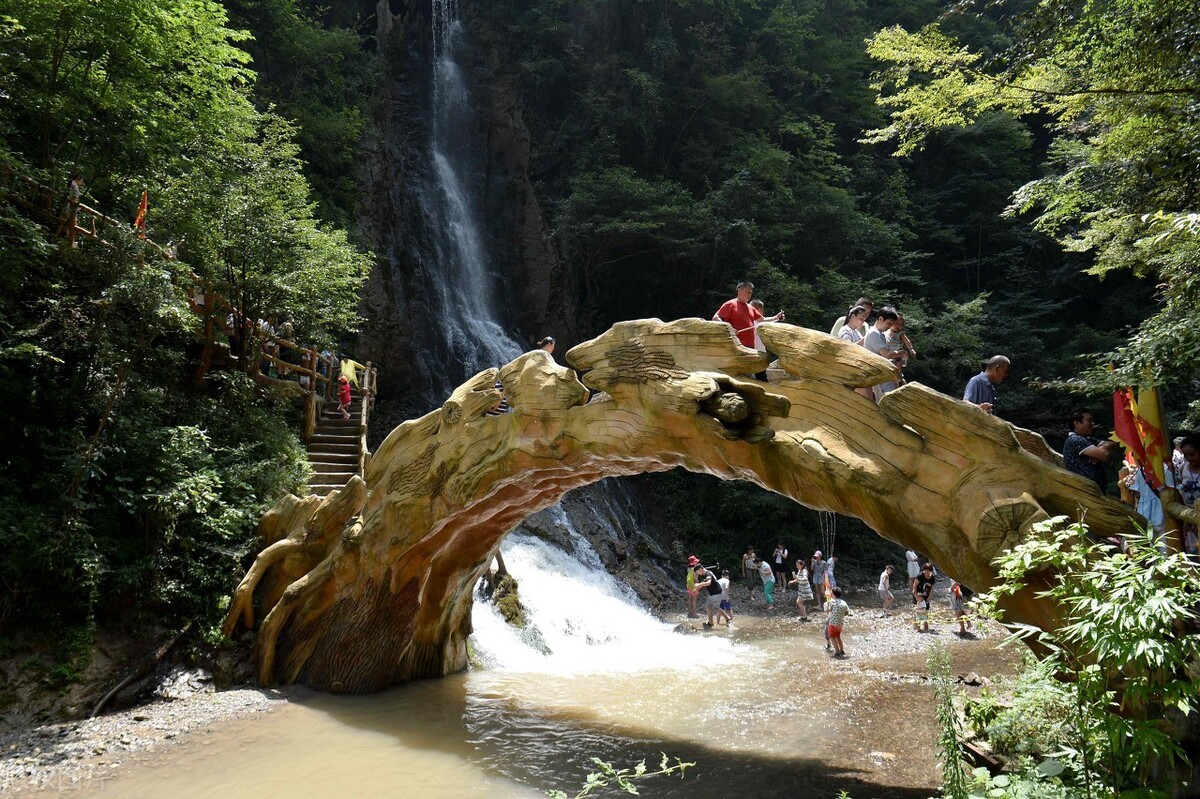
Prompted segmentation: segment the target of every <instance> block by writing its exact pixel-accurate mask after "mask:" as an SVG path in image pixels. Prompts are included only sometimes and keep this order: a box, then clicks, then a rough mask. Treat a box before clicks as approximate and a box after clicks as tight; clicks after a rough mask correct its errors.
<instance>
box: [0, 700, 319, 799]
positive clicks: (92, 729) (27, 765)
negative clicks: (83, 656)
mask: <svg viewBox="0 0 1200 799" xmlns="http://www.w3.org/2000/svg"><path fill="white" fill-rule="evenodd" d="M302 692H303V693H307V692H306V691H304V690H303V689H296V688H288V689H286V690H277V689H264V688H239V689H235V690H230V691H218V692H213V691H205V692H199V693H193V694H191V695H189V696H187V697H185V698H182V699H178V700H174V701H158V702H153V703H151V704H148V705H141V706H139V707H135V708H132V709H130V710H125V711H120V712H117V713H111V714H109V715H105V716H100V717H98V718H94V719H87V720H85V721H71V722H63V723H59V724H45V725H41V726H37V727H31V728H29V729H25V730H19V731H16V732H11V733H6V734H3V735H0V796H6V797H10V796H20V795H24V794H32V793H35V792H39V791H53V790H55V789H57V788H61V787H66V786H72V785H77V784H79V783H85V782H87V781H89V780H99V781H100V783H101V784H102V783H103V780H104V779H105V778H106V777H108V776H110V775H112V774H114V773H115V772H116V770H117V769H119V768H120V767H121V766H122V765H123V764H124V763H126V762H127V761H129V760H131V759H132V758H135V757H137V756H138V755H139V754H140V753H146V752H149V751H151V750H154V751H156V752H158V751H165V750H166V749H167V748H169V747H177V746H186V745H187V744H188V742H189V739H190V738H191V737H192V736H194V735H195V734H196V733H198V732H201V731H203V730H205V728H207V727H210V726H211V725H216V724H222V723H226V722H228V721H231V720H233V719H237V718H244V717H250V716H255V715H257V714H262V713H270V712H271V711H272V710H274V709H275V708H277V707H280V706H281V705H282V704H284V703H286V702H287V700H288V699H289V697H293V696H296V695H298V694H299V693H302Z"/></svg>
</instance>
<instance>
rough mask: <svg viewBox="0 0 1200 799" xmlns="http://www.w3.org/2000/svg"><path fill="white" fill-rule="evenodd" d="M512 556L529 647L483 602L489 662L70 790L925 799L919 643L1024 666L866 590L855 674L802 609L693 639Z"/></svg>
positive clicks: (317, 705) (149, 760)
mask: <svg viewBox="0 0 1200 799" xmlns="http://www.w3.org/2000/svg"><path fill="white" fill-rule="evenodd" d="M581 555H582V556H583V557H582V562H581V561H580V560H579V558H580V556H581ZM505 560H506V561H507V563H508V565H509V568H510V569H511V570H513V571H514V573H516V574H524V575H525V576H524V577H523V578H522V596H523V597H525V598H527V600H528V601H530V602H531V603H534V605H535V608H534V610H533V611H532V612H531V618H530V624H529V628H528V629H527V631H526V633H525V640H522V639H521V636H520V635H519V634H517V633H514V632H513V631H512V630H511V628H504V627H503V626H502V625H501V623H500V622H499V621H498V617H496V616H495V614H494V613H492V612H490V611H489V609H488V606H486V605H483V604H482V603H481V606H480V607H479V609H478V610H477V612H476V615H475V618H474V621H475V626H476V630H477V633H478V636H479V639H478V640H477V642H476V646H477V647H478V649H479V652H478V654H479V656H480V658H482V659H483V660H485V661H486V662H487V663H488V665H487V666H485V667H483V668H477V669H473V670H472V671H470V672H467V673H465V674H460V675H456V676H452V677H450V678H447V679H444V680H431V681H425V682H419V683H415V684H411V685H408V686H405V687H403V688H399V689H396V690H393V691H389V692H387V693H384V694H379V695H375V696H359V697H341V696H328V695H315V694H308V695H301V696H299V697H297V698H293V699H292V701H291V702H289V703H287V704H285V705H284V706H283V707H281V708H280V709H278V710H276V711H274V712H272V713H269V714H266V715H264V716H259V717H257V718H248V719H243V720H239V721H235V722H233V723H231V724H227V725H224V726H222V727H219V728H209V729H208V730H207V731H200V732H198V733H193V734H191V735H190V736H189V737H188V738H187V739H185V740H182V741H181V742H180V743H179V744H177V745H175V746H172V747H170V748H169V749H167V750H166V751H161V750H160V751H157V752H146V753H141V754H137V755H134V756H132V757H131V758H130V759H129V760H127V761H126V763H125V764H124V765H123V766H122V767H121V768H120V769H119V770H118V771H117V775H116V776H115V777H114V778H113V779H111V780H108V781H107V782H105V783H103V784H100V783H98V782H96V781H92V782H90V783H88V784H87V785H84V786H79V787H78V788H75V789H73V790H68V791H66V792H61V791H60V792H56V794H57V795H62V794H63V793H66V794H68V795H80V796H82V795H88V796H114V797H116V796H119V797H171V799H191V798H192V797H197V798H198V797H214V798H215V797H220V798H221V799H237V797H254V798H255V799H260V798H261V797H263V796H287V797H291V798H293V799H302V798H304V797H359V796H405V797H437V798H443V797H444V798H445V799H458V798H459V797H461V798H462V799H467V797H471V798H472V799H474V798H475V797H480V796H488V797H491V798H492V799H503V798H504V797H535V796H542V795H544V794H543V792H544V791H545V790H547V789H550V788H558V789H561V790H564V791H567V792H568V794H572V795H573V794H574V792H575V791H576V790H578V788H579V787H580V786H581V785H582V783H583V781H584V780H585V778H586V775H587V773H588V772H589V771H591V770H594V767H593V766H592V763H591V759H592V758H593V757H600V758H603V759H604V760H607V761H610V762H612V763H614V764H615V765H617V766H622V767H624V766H633V765H634V764H636V763H637V761H639V760H642V759H646V760H647V764H648V765H649V766H652V767H653V766H656V765H657V763H658V761H659V759H660V754H659V753H660V752H665V753H667V754H668V755H671V756H673V757H674V756H678V757H681V758H683V759H685V760H688V761H694V762H695V763H696V764H697V765H696V766H695V768H692V769H689V770H688V771H687V773H686V775H685V776H684V777H683V778H682V779H680V778H678V777H667V778H663V777H659V778H655V779H654V780H652V781H648V782H645V783H642V784H641V786H640V787H641V792H642V795H643V796H647V797H656V798H657V799H662V798H665V797H688V799H697V798H700V799H703V798H705V797H712V799H717V798H718V797H720V798H721V799H724V798H725V797H730V796H736V795H743V794H744V795H746V796H754V797H788V799H793V797H810V796H811V797H834V796H836V795H837V794H838V792H839V791H841V790H845V791H847V792H849V793H850V795H851V796H853V797H856V799H884V798H886V797H905V798H906V799H907V798H911V799H924V798H925V797H928V796H930V795H931V794H932V793H933V792H934V789H935V788H936V787H937V785H938V784H939V779H938V772H937V766H936V752H935V750H934V746H933V741H934V739H935V736H936V730H935V729H934V726H933V725H934V721H933V719H934V712H933V707H932V705H931V694H932V692H931V689H930V687H929V684H928V682H927V681H926V679H925V674H926V671H925V648H926V647H927V646H929V645H930V644H931V643H933V642H935V641H938V642H941V643H943V644H944V645H946V646H947V647H948V648H949V649H950V650H951V652H952V653H953V656H954V670H955V673H957V674H965V673H967V672H972V671H974V672H978V673H979V674H983V675H990V674H995V673H997V672H1007V671H1011V670H1012V665H1013V662H1014V661H1015V658H1016V657H1017V655H1016V653H1013V652H1009V651H1008V650H997V643H998V641H999V638H1000V637H999V635H998V634H997V633H995V632H993V633H991V634H990V635H988V636H987V637H984V638H979V639H967V640H963V639H960V638H958V637H957V636H955V635H953V634H951V633H952V630H953V629H954V628H952V627H951V626H950V625H949V624H948V623H943V624H942V625H940V628H939V629H938V630H937V632H936V634H931V635H918V634H917V633H914V632H913V631H912V629H911V626H910V625H909V623H908V621H907V619H906V618H905V617H904V616H899V615H898V616H894V617H886V618H885V617H883V616H882V614H881V613H880V612H879V611H878V610H876V609H875V608H874V606H873V605H874V603H871V602H869V601H868V596H869V595H868V594H865V593H863V594H859V595H854V596H852V597H851V604H852V606H855V607H856V615H854V616H852V617H851V618H850V619H849V621H848V624H847V629H846V634H845V641H846V648H847V653H848V654H849V656H850V657H849V658H847V659H846V660H842V661H836V660H831V659H830V658H829V657H828V655H827V653H826V652H825V649H824V639H823V637H822V634H821V626H820V624H819V623H817V622H815V621H814V622H810V623H807V624H805V623H801V622H800V621H799V620H798V619H797V618H796V617H795V614H794V612H792V611H791V610H790V608H789V610H788V611H787V612H777V613H775V614H773V615H769V616H768V615H765V614H764V615H758V616H754V615H745V614H742V615H739V616H738V617H737V618H736V619H735V625H734V628H733V630H730V631H727V630H725V629H724V628H719V629H718V630H717V631H713V632H704V631H702V630H701V629H700V628H699V627H698V623H697V622H685V627H689V632H690V633H691V634H681V633H680V632H675V631H673V630H672V625H671V624H667V623H663V622H660V621H658V620H656V619H654V618H653V617H652V616H650V615H649V614H648V613H646V612H645V611H644V610H642V609H640V608H638V607H637V605H636V603H634V602H632V601H631V600H630V598H629V597H628V596H627V589H625V588H624V586H622V585H621V584H619V583H617V582H616V581H614V580H611V579H608V578H607V576H606V575H605V573H604V572H603V571H602V570H597V569H595V568H593V566H594V564H589V563H588V562H587V557H586V552H584V553H575V555H574V556H573V557H572V556H569V555H567V554H566V553H562V552H561V550H558V549H556V548H554V547H551V546H549V545H547V544H544V543H542V542H539V541H536V540H524V541H521V540H514V541H513V542H512V543H511V544H510V543H509V542H506V551H505ZM531 569H533V570H534V571H530V570H531ZM737 592H740V589H736V591H735V594H736V593H737ZM856 597H857V598H856ZM556 598H557V601H555V599H556ZM738 598H739V599H741V597H738ZM741 604H742V605H743V606H745V605H746V604H747V603H746V602H745V601H744V600H743V601H742V602H741ZM736 607H737V606H736V605H735V608H736ZM751 610H753V608H751ZM943 620H944V621H948V619H946V618H945V614H944V611H943ZM497 625H499V626H497ZM531 635H532V637H533V638H534V639H535V640H534V643H535V646H534V647H532V648H531V647H530V646H528V644H529V640H528V639H529V638H530V637H531ZM545 650H551V653H550V654H544V652H545ZM606 795H609V796H615V795H617V794H615V793H610V794H606Z"/></svg>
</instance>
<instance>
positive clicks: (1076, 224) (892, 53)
mask: <svg viewBox="0 0 1200 799" xmlns="http://www.w3.org/2000/svg"><path fill="white" fill-rule="evenodd" d="M1005 10H1006V12H1007V17H1006V18H1005V23H1006V25H1007V26H1008V27H1009V29H1010V34H1009V35H1010V37H1011V43H1010V44H1009V45H1008V46H1007V47H1005V48H1003V49H1001V50H1000V51H999V52H993V53H992V54H990V57H988V56H985V55H984V53H983V52H982V51H980V50H973V49H971V48H969V47H967V46H964V45H963V44H962V43H960V42H959V41H958V40H956V39H955V38H954V37H953V36H950V35H948V34H947V33H946V32H945V31H944V30H943V28H942V27H941V26H939V25H937V24H931V25H927V26H925V27H922V28H920V29H919V30H917V31H916V32H909V31H907V30H904V29H903V28H899V27H891V28H887V29H885V30H883V31H881V32H879V33H878V34H877V35H876V36H875V37H873V38H872V40H871V42H870V43H869V45H868V49H869V52H870V53H871V55H872V56H874V57H875V58H877V59H879V60H880V61H882V62H883V64H884V66H883V68H882V69H881V70H880V72H879V76H878V79H877V83H876V86H877V88H878V90H879V92H880V97H879V102H880V103H881V104H882V105H884V106H885V107H887V108H889V109H891V112H890V124H888V125H886V126H884V127H881V128H877V129H876V130H874V131H872V132H871V134H869V136H868V140H870V141H877V142H882V141H895V142H896V143H897V153H898V154H907V153H913V152H915V151H917V150H918V149H919V148H921V147H922V146H923V145H924V144H925V143H926V142H928V141H929V140H930V136H931V135H932V134H934V133H935V132H937V131H942V130H945V129H948V128H957V127H961V126H963V125H967V124H971V123H974V122H975V121H976V120H979V119H981V118H982V117H983V116H984V115H987V114H989V113H993V112H1003V113H1007V114H1012V115H1016V116H1024V117H1030V116H1031V115H1033V114H1038V115H1043V116H1044V117H1045V118H1048V119H1049V120H1050V121H1051V124H1052V131H1053V142H1052V145H1051V147H1050V150H1049V160H1048V165H1049V166H1050V172H1049V174H1047V175H1046V176H1044V177H1039V178H1035V179H1033V180H1030V181H1029V182H1028V183H1026V184H1025V185H1024V186H1023V187H1022V188H1020V189H1019V190H1018V191H1017V192H1016V193H1015V195H1014V201H1013V205H1012V208H1011V212H1012V213H1014V214H1023V213H1033V214H1034V215H1035V216H1034V220H1033V227H1034V229H1035V230H1038V231H1042V232H1045V233H1048V234H1050V235H1053V236H1055V237H1057V238H1058V240H1059V241H1060V242H1061V243H1062V245H1063V246H1064V248H1065V249H1067V250H1068V251H1074V252H1083V253H1087V254H1088V256H1089V257H1090V264H1089V265H1088V271H1089V272H1090V273H1091V274H1093V275H1096V276H1108V275H1110V274H1111V273H1112V272H1114V271H1115V270H1131V271H1133V272H1134V273H1135V274H1137V275H1146V276H1153V277H1154V278H1155V279H1156V280H1157V281H1158V282H1159V283H1160V285H1161V286H1163V290H1162V294H1161V301H1162V303H1163V306H1164V307H1163V308H1162V312H1160V313H1159V314H1156V315H1154V316H1152V317H1150V318H1149V319H1146V320H1145V321H1144V322H1143V323H1142V325H1141V326H1140V328H1139V329H1138V331H1137V333H1136V334H1135V335H1133V336H1132V337H1131V338H1130V339H1129V340H1128V341H1127V342H1126V343H1125V344H1123V345H1122V346H1119V347H1116V348H1114V349H1113V350H1111V351H1110V352H1109V353H1108V354H1107V357H1104V358H1094V359H1093V363H1094V365H1093V367H1092V368H1091V369H1090V370H1088V372H1087V377H1088V380H1089V385H1091V386H1094V387H1099V388H1111V387H1113V386H1115V385H1130V384H1147V383H1153V384H1162V383H1167V382H1170V381H1180V380H1183V381H1194V380H1195V379H1196V377H1197V376H1198V375H1200V340H1198V339H1196V335H1197V334H1196V332H1195V331H1194V330H1191V329H1189V328H1188V326H1180V325H1178V324H1176V320H1178V319H1179V318H1180V317H1179V314H1180V313H1183V314H1190V313H1192V312H1194V309H1195V308H1196V307H1197V303H1198V301H1200V294H1197V293H1196V289H1197V284H1196V282H1195V279H1194V275H1195V271H1196V270H1195V264H1196V246H1197V245H1196V242H1195V228H1194V226H1193V225H1190V224H1189V223H1188V222H1187V221H1186V220H1188V219H1189V218H1190V214H1191V213H1192V212H1193V210H1194V209H1193V208H1192V206H1194V204H1195V187H1194V161H1195V158H1194V149H1195V147H1194V143H1195V142H1196V141H1197V140H1198V137H1200V126H1198V125H1200V123H1198V122H1197V120H1198V119H1200V115H1197V113H1196V103H1197V100H1196V97H1197V96H1198V95H1200V48H1198V47H1197V45H1196V37H1195V31H1194V18H1195V15H1194V13H1192V12H1193V11H1194V9H1193V8H1192V6H1191V4H1189V3H1185V2H1167V3H1165V4H1164V3H1158V2H1149V1H1148V0H1112V1H1111V2H1104V3H1081V2H1074V0H1055V2H1048V3H1040V4H1037V5H1036V6H1025V5H1021V4H1011V5H1010V6H1005ZM1181 220H1183V221H1182V222H1181ZM1109 361H1111V362H1113V363H1114V364H1115V366H1116V368H1115V370H1113V371H1109V370H1108V369H1107V368H1106V364H1107V362H1109Z"/></svg>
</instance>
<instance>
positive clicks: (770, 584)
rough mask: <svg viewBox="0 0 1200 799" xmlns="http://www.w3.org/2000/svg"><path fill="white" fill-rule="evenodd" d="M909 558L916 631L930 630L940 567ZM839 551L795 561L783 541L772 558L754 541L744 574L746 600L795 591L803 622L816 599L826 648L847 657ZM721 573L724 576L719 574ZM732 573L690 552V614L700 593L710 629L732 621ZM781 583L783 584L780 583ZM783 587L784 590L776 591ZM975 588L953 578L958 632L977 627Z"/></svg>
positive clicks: (888, 570)
mask: <svg viewBox="0 0 1200 799" xmlns="http://www.w3.org/2000/svg"><path fill="white" fill-rule="evenodd" d="M905 560H906V562H907V575H908V582H907V585H906V586H905V588H906V589H907V593H908V594H909V595H910V597H911V599H912V619H913V629H914V630H915V631H917V632H928V631H929V629H930V627H929V623H930V622H929V614H930V609H931V607H932V602H933V594H934V585H935V584H936V583H937V581H938V576H937V570H936V569H935V568H934V566H933V564H932V563H931V562H929V561H924V562H922V561H921V558H920V556H919V555H918V554H917V553H916V552H914V551H912V550H908V551H907V552H906V553H905ZM837 565H838V556H837V555H835V554H832V553H831V554H830V555H829V557H828V558H826V557H825V555H824V554H823V553H822V552H821V551H820V550H816V551H815V552H813V554H812V558H811V559H809V560H807V561H806V560H805V559H804V558H800V559H797V560H795V561H790V560H788V548H787V546H785V545H784V544H783V542H780V543H778V544H776V545H775V549H774V550H773V551H772V553H771V554H770V555H768V556H767V557H765V558H764V557H762V556H760V555H758V554H757V553H756V551H755V548H754V547H753V546H749V547H746V551H745V553H744V554H743V555H742V579H743V581H744V584H745V586H746V600H747V601H749V602H752V603H753V602H754V601H755V596H756V593H757V592H761V595H762V600H763V602H764V604H765V607H766V610H767V611H774V610H775V609H776V607H777V606H778V605H779V604H781V603H783V602H786V601H787V599H788V596H787V594H788V592H789V591H790V590H792V589H793V587H794V590H795V592H796V598H795V605H796V610H797V611H798V613H799V621H801V622H807V621H809V620H810V618H811V616H810V611H809V603H810V602H811V603H815V605H814V607H813V609H812V612H813V613H817V612H823V613H824V614H825V630H824V633H825V641H826V644H825V646H826V649H827V650H829V651H830V653H831V654H832V656H833V657H839V658H840V657H845V645H844V643H843V641H842V637H841V633H842V628H843V626H844V625H845V621H846V618H847V616H849V615H853V614H852V613H851V610H850V606H849V604H848V603H847V602H846V600H845V599H843V598H842V597H843V587H842V586H840V585H838V573H837ZM718 573H720V575H721V576H720V577H718V576H717V574H718ZM894 573H895V566H893V565H892V564H890V563H889V564H887V565H886V566H885V567H884V569H883V571H882V572H880V574H879V583H878V587H877V589H876V590H877V592H878V597H879V602H880V609H881V611H882V612H883V614H884V615H889V616H890V615H892V614H893V613H894V612H896V594H895V592H894V591H893V586H892V575H893V574H894ZM729 586H730V575H729V571H728V570H722V569H721V568H720V567H719V566H704V565H702V564H701V562H700V559H699V558H697V557H696V556H695V555H691V556H689V557H688V566H687V588H688V616H689V618H700V614H699V612H698V609H697V606H698V604H699V600H700V598H701V597H703V598H704V601H705V605H704V610H705V612H706V613H707V615H708V619H707V621H705V622H704V627H705V629H712V628H714V627H717V626H720V625H721V624H722V623H724V624H725V625H727V626H730V627H732V625H733V597H732V596H731V594H730V589H729ZM779 586H782V588H780V587H779ZM776 591H780V592H781V594H780V595H778V596H777V595H776ZM970 598H971V591H970V590H969V589H968V588H966V586H963V585H961V584H960V583H958V582H957V581H955V580H951V581H950V589H949V604H950V611H951V612H952V613H953V616H954V619H955V621H956V622H957V624H958V634H959V635H960V636H967V635H968V630H969V629H970V628H971V626H972V620H971V616H970V610H969V605H968V603H969V601H970Z"/></svg>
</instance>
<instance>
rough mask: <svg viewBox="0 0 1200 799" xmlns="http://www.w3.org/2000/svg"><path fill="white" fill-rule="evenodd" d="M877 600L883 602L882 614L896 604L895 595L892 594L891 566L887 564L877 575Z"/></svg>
mask: <svg viewBox="0 0 1200 799" xmlns="http://www.w3.org/2000/svg"><path fill="white" fill-rule="evenodd" d="M879 599H880V601H881V602H883V612H884V613H887V612H888V611H889V610H891V609H892V605H894V604H895V603H896V595H895V594H893V593H892V565H891V564H890V563H889V564H888V565H887V566H886V567H885V568H884V570H883V573H882V574H880V575H879Z"/></svg>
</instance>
